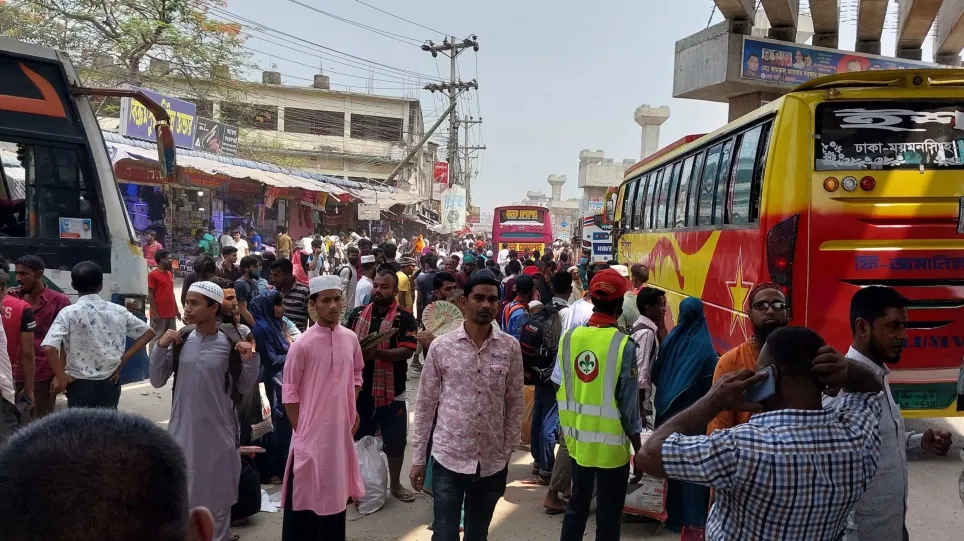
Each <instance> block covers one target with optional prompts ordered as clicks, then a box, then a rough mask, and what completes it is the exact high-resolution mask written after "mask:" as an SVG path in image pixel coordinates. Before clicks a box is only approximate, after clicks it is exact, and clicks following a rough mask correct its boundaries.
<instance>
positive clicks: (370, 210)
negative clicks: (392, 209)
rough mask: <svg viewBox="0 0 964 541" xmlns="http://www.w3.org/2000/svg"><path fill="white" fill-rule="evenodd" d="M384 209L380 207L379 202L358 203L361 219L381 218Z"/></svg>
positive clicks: (359, 217)
mask: <svg viewBox="0 0 964 541" xmlns="http://www.w3.org/2000/svg"><path fill="white" fill-rule="evenodd" d="M381 216H382V211H381V209H380V208H379V207H378V204H377V203H359V205H358V219H359V220H377V219H379V218H381Z"/></svg>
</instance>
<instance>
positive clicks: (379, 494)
mask: <svg viewBox="0 0 964 541" xmlns="http://www.w3.org/2000/svg"><path fill="white" fill-rule="evenodd" d="M381 451H382V440H380V439H378V438H376V437H374V436H365V437H364V438H362V439H360V440H358V441H356V442H355V454H357V455H358V467H359V469H360V470H361V476H362V482H363V483H364V484H365V495H364V496H362V497H361V498H360V499H357V500H355V507H356V508H357V509H358V512H359V513H361V514H362V515H370V514H372V513H374V512H375V511H378V510H379V509H381V508H382V506H383V505H385V499H386V497H387V495H388V464H387V463H386V462H385V459H384V458H383V457H382V453H381Z"/></svg>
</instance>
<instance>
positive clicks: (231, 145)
mask: <svg viewBox="0 0 964 541" xmlns="http://www.w3.org/2000/svg"><path fill="white" fill-rule="evenodd" d="M195 133H196V134H195V136H194V148H195V149H196V150H203V151H204V152H211V153H213V154H220V155H222V156H232V157H234V156H237V155H238V128H237V126H229V125H227V124H225V123H223V122H217V121H216V120H211V119H210V118H204V117H198V118H197V129H196V130H195Z"/></svg>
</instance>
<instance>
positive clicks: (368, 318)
mask: <svg viewBox="0 0 964 541" xmlns="http://www.w3.org/2000/svg"><path fill="white" fill-rule="evenodd" d="M374 309H375V303H370V304H369V305H368V306H366V307H365V309H364V310H362V312H361V314H359V316H358V321H356V322H355V327H354V329H353V330H354V331H355V334H356V335H358V339H359V340H361V339H362V338H365V337H366V336H368V333H369V332H370V330H369V329H370V328H371V326H372V310H374ZM397 315H398V301H392V305H391V306H390V307H389V308H388V313H387V314H385V317H384V318H382V324H381V326H380V327H379V328H378V332H385V331H388V330H391V328H392V325H393V324H394V323H395V316H397ZM390 342H391V340H385V341H383V342H382V343H380V344H378V345H377V346H375V349H388V346H389V343H390ZM372 396H373V397H374V398H375V406H376V407H379V406H387V405H389V404H391V403H392V401H394V400H395V364H394V363H391V362H388V361H379V360H376V361H375V375H374V377H373V378H372Z"/></svg>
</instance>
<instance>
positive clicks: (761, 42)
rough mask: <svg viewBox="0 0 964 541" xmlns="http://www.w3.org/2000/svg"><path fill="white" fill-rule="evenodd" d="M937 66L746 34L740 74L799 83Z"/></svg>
mask: <svg viewBox="0 0 964 541" xmlns="http://www.w3.org/2000/svg"><path fill="white" fill-rule="evenodd" d="M935 67H938V66H937V65H936V64H931V63H928V62H918V61H915V60H904V59H901V58H887V57H883V56H877V55H870V54H862V53H854V52H850V51H840V50H837V49H826V48H824V47H814V46H811V45H803V44H799V43H787V42H785V41H776V40H772V39H765V38H757V37H752V36H744V38H743V64H742V66H741V67H740V77H742V78H743V79H751V80H757V81H768V82H774V83H783V84H786V85H788V86H797V85H799V84H803V83H805V82H807V81H810V80H812V79H817V78H819V77H824V76H827V75H833V74H835V73H847V72H855V71H874V70H901V69H919V68H935Z"/></svg>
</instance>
